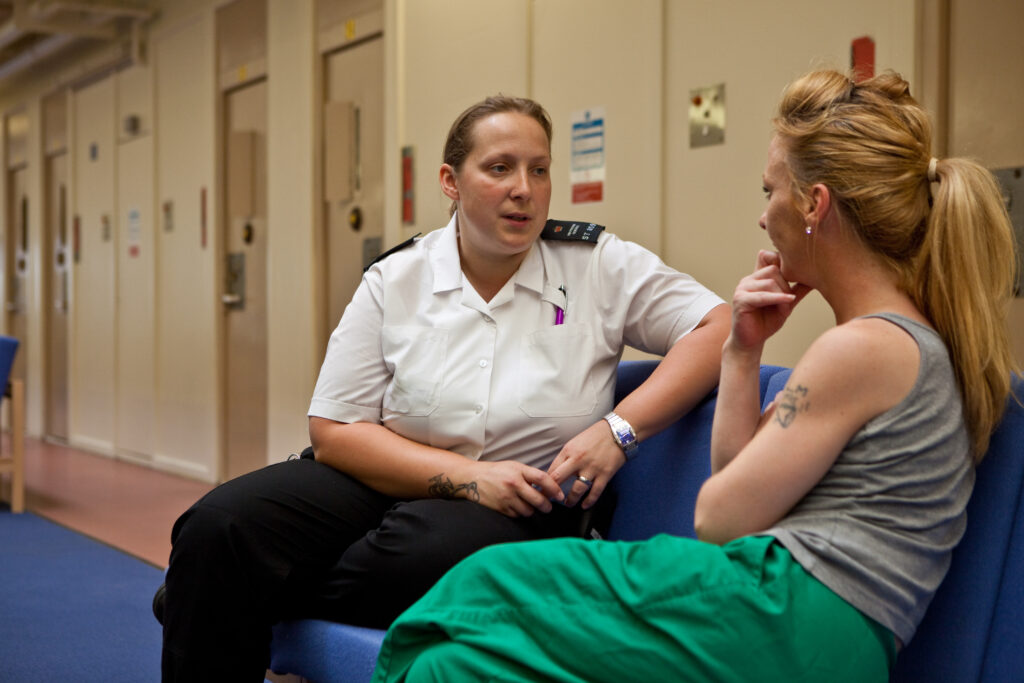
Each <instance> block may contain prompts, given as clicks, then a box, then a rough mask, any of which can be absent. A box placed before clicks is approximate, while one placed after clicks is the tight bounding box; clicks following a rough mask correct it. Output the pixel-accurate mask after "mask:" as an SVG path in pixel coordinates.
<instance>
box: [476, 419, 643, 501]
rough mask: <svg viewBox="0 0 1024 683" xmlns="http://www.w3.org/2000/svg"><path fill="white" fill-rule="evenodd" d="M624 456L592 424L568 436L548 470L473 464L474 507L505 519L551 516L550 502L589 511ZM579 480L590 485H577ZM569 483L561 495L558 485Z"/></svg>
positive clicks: (600, 426)
mask: <svg viewBox="0 0 1024 683" xmlns="http://www.w3.org/2000/svg"><path fill="white" fill-rule="evenodd" d="M625 462H626V456H625V455H623V453H622V450H621V449H620V448H619V447H618V446H617V445H616V444H615V442H614V441H613V440H612V437H611V433H610V431H609V429H608V425H607V423H605V422H604V420H601V421H600V422H596V423H594V424H593V425H591V426H590V427H588V428H587V429H585V430H583V431H582V432H580V433H579V434H578V435H576V436H575V437H573V438H572V439H571V440H570V441H569V442H568V443H567V444H566V445H565V446H564V447H563V448H562V450H561V451H560V452H559V454H558V456H557V457H556V458H555V459H554V461H553V462H552V463H551V465H550V466H549V467H548V469H547V471H546V472H545V471H544V470H541V469H538V468H536V467H530V466H529V465H524V464H522V463H519V462H515V461H511V460H506V461H501V462H477V463H475V465H476V471H475V472H474V473H473V480H474V481H475V483H476V487H475V492H476V494H477V496H478V497H477V498H476V500H477V502H479V503H480V504H481V505H485V506H487V507H489V508H491V509H493V510H496V511H498V512H500V513H502V514H504V515H508V516H509V517H529V516H530V515H532V514H533V513H534V512H536V511H537V510H539V511H541V512H550V511H551V506H552V504H553V503H552V501H556V502H557V503H562V504H564V505H567V506H569V507H571V506H573V505H576V504H577V503H579V502H580V501H581V500H582V501H583V503H582V507H583V508H584V509H587V508H590V507H593V506H594V504H595V503H597V501H598V499H599V498H600V497H601V494H602V492H604V489H605V487H606V486H607V485H608V482H609V481H610V480H611V478H612V476H613V475H614V474H615V473H616V472H617V471H618V470H619V468H620V467H622V465H624V464H625ZM580 475H582V476H584V477H586V478H587V479H588V480H590V481H591V482H592V483H591V484H589V485H588V484H586V483H584V482H583V481H580V480H579V479H578V478H577V477H578V476H580ZM569 480H572V482H573V483H572V485H571V487H569V488H567V489H566V490H567V493H565V494H563V492H562V491H563V489H562V488H561V485H562V484H563V483H564V482H567V481H569Z"/></svg>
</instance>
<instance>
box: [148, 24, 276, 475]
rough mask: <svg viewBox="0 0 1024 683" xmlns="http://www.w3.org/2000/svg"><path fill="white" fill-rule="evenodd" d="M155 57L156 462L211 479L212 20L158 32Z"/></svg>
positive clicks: (215, 426) (214, 409)
mask: <svg viewBox="0 0 1024 683" xmlns="http://www.w3.org/2000/svg"><path fill="white" fill-rule="evenodd" d="M153 55H154V62H153V68H154V73H155V84H156V122H157V124H156V167H157V193H156V199H157V206H158V207H159V209H158V216H157V228H156V231H157V297H158V300H159V301H160V306H159V309H158V313H157V323H156V324H157V353H156V358H157V362H156V366H157V377H158V386H159V394H158V397H157V410H158V414H159V418H158V423H157V454H156V460H157V462H158V463H160V465H161V466H162V467H167V468H169V469H175V470H180V471H182V472H185V473H187V474H190V475H192V476H196V477H200V478H203V479H206V480H209V481H212V480H214V479H215V478H216V475H217V460H218V454H219V450H220V436H219V434H220V433H219V420H218V408H219V402H218V386H219V381H218V367H217V339H216V330H217V316H218V315H219V312H220V309H219V308H217V307H215V303H216V302H217V299H216V296H217V288H216V283H215V271H216V269H215V263H214V255H215V253H216V250H215V249H214V239H215V236H216V233H217V231H216V229H215V225H216V223H215V220H214V217H215V216H217V207H216V193H215V192H214V188H215V183H214V174H215V160H216V146H215V136H214V129H215V125H214V124H215V121H216V112H215V100H214V93H215V88H214V66H213V21H212V16H211V15H210V14H205V13H204V14H201V15H199V16H197V17H196V18H194V19H192V20H190V21H188V22H187V23H185V24H183V25H181V26H180V27H178V28H176V29H175V30H173V31H169V32H167V33H162V34H160V35H159V36H157V37H156V38H155V39H154V45H153ZM204 190H205V196H206V199H205V210H204V206H203V200H202V196H203V192H204ZM165 205H167V206H169V207H170V209H169V213H170V216H169V217H170V225H168V222H167V221H166V220H165V216H164V206H165ZM204 215H205V227H204V225H203V220H204ZM254 419H262V416H256V417H255V418H254Z"/></svg>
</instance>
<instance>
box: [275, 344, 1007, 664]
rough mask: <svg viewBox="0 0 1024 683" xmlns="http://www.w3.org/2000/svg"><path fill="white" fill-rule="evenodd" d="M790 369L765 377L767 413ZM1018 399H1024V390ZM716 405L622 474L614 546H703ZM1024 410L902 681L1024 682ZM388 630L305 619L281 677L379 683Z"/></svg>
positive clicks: (294, 629) (634, 375)
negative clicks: (375, 681) (679, 539)
mask: <svg viewBox="0 0 1024 683" xmlns="http://www.w3.org/2000/svg"><path fill="white" fill-rule="evenodd" d="M655 365H656V361H632V362H623V363H622V364H621V365H620V366H619V377H618V386H617V389H616V393H617V394H618V395H619V396H622V395H625V394H627V393H629V392H630V391H632V390H633V389H634V388H636V387H637V386H638V385H639V384H640V383H641V382H642V381H643V380H644V379H645V378H646V377H647V376H648V375H649V374H650V372H651V370H653V368H654V367H655ZM788 376H789V370H788V369H786V368H780V367H775V366H763V367H762V368H761V399H762V405H763V404H764V403H766V402H767V401H768V400H770V399H771V398H772V397H774V396H775V394H776V392H778V390H779V389H781V388H782V387H783V385H784V384H785V381H786V378H787V377H788ZM1016 388H1017V391H1018V392H1019V393H1022V394H1024V386H1022V383H1019V382H1018V383H1017V384H1016ZM714 408H715V394H714V393H712V394H711V395H710V396H708V397H707V399H705V400H704V401H703V402H702V403H701V404H700V405H699V406H697V408H695V409H694V410H693V411H692V412H691V413H690V414H689V415H687V416H686V417H684V418H682V419H680V420H679V421H678V422H676V423H675V424H673V425H671V426H670V427H669V428H668V429H666V430H665V431H663V432H662V433H660V434H658V435H657V436H655V437H652V438H650V439H648V440H647V441H645V442H644V444H643V450H642V455H641V457H638V458H636V459H635V460H633V461H632V462H630V463H629V464H628V465H626V466H625V467H623V468H622V470H621V471H620V472H619V473H618V474H617V475H616V477H615V479H614V480H613V481H612V487H613V489H614V490H615V493H616V495H617V498H618V505H617V507H616V509H615V514H614V516H613V518H612V522H611V526H610V528H609V533H608V536H609V538H610V539H612V540H638V539H644V538H649V537H650V536H653V535H654V534H657V533H663V532H664V533H671V534H677V535H681V536H693V504H694V500H695V499H696V496H697V491H698V490H699V489H700V486H701V484H702V483H703V481H704V480H705V479H706V478H707V477H708V475H709V472H710V470H709V463H708V450H709V446H710V443H711V418H712V415H713V414H714ZM1022 484H1024V408H1022V407H1021V406H1020V405H1017V404H1016V403H1014V402H1013V401H1011V402H1010V405H1009V408H1008V410H1007V414H1006V417H1005V418H1004V419H1003V423H1002V424H1001V425H1000V427H999V429H998V430H997V431H996V433H995V435H994V436H993V439H992V444H991V446H990V448H989V453H988V455H987V456H986V458H985V461H984V462H983V463H982V465H981V467H980V468H979V469H978V480H977V485H976V488H975V493H974V496H973V497H972V499H971V503H970V506H969V508H968V517H969V519H968V528H967V534H966V536H965V537H964V540H963V541H962V543H961V544H960V546H959V548H957V550H956V553H955V554H954V557H953V565H952V567H951V569H950V572H949V575H948V576H947V578H946V580H945V582H944V583H943V585H942V587H941V588H940V589H939V592H938V594H937V595H936V596H935V600H934V602H933V603H932V606H931V608H930V609H929V610H928V614H927V615H926V617H925V620H924V622H923V623H922V624H921V627H920V629H919V631H918V633H917V636H916V637H915V638H914V640H913V641H912V642H911V643H910V644H909V645H908V646H907V647H906V648H905V650H904V651H903V652H902V653H901V654H900V656H899V659H898V661H897V665H896V669H895V671H894V672H893V677H892V680H894V681H908V682H909V681H914V682H918V681H958V682H966V681H992V682H996V681H998V682H1000V683H1002V682H1004V681H1017V680H1024V495H1022V490H1024V486H1022ZM383 637H384V632H383V631H378V630H374V629H366V628H359V627H355V626H347V625H344V624H334V623H330V622H326V621H317V620H312V619H309V620H300V621H291V622H285V623H281V624H278V625H277V626H276V627H275V628H274V637H273V642H272V645H271V650H272V653H271V669H272V670H274V671H276V672H278V673H292V674H297V675H299V676H301V677H303V678H305V679H308V680H310V681H314V682H316V683H343V682H344V683H352V682H356V681H368V680H369V679H370V676H371V674H372V672H373V667H374V663H375V662H376V658H377V651H378V649H379V648H380V643H381V640H382V639H383Z"/></svg>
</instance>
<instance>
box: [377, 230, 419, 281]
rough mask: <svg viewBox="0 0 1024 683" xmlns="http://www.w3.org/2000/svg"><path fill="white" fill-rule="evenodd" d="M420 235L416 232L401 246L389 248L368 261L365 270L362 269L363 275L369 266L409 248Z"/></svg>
mask: <svg viewBox="0 0 1024 683" xmlns="http://www.w3.org/2000/svg"><path fill="white" fill-rule="evenodd" d="M422 234H423V233H422V232H418V233H416V234H415V235H413V236H412V237H410V238H409V239H407V240H406V241H404V242H402V243H401V244H397V245H395V246H393V247H391V248H390V249H388V250H387V251H385V252H384V253H383V254H381V255H380V256H378V257H377V258H375V259H373V260H372V261H370V262H369V263H368V264H367V265H366V267H365V268H363V272H364V273H365V272H366V271H368V270H369V269H370V266H372V265H373V264H374V263H377V261H383V260H384V259H386V258H387V257H388V256H391V255H392V254H394V253H395V252H396V251H402V250H403V249H405V248H406V247H408V246H409V245H410V244H412V243H413V242H415V241H416V238H417V237H419V236H420V235H422Z"/></svg>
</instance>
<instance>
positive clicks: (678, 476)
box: [608, 360, 788, 541]
mask: <svg viewBox="0 0 1024 683" xmlns="http://www.w3.org/2000/svg"><path fill="white" fill-rule="evenodd" d="M657 365H658V362H657V361H654V360H647V361H624V362H622V363H620V364H619V374H618V380H617V382H616V386H615V402H616V403H618V402H619V401H620V400H621V399H622V397H624V396H626V395H627V394H629V393H630V392H631V391H633V390H634V389H636V388H637V387H638V386H640V384H642V383H643V381H644V380H646V379H647V377H648V376H649V375H650V374H651V372H652V371H653V370H654V368H655V367H657ZM780 372H785V373H786V374H788V370H786V368H781V367H777V366H771V365H765V366H762V368H761V398H762V402H763V399H764V396H765V391H767V389H768V384H769V382H770V381H771V379H772V377H774V376H775V375H777V374H779V373H780ZM716 397H717V392H712V393H711V394H710V395H708V396H707V397H706V398H705V399H704V400H703V401H701V402H700V404H698V405H697V406H696V407H694V409H693V410H691V411H690V412H689V413H688V414H687V415H685V416H684V417H682V418H681V419H679V420H677V421H676V422H674V423H673V424H671V425H669V427H667V428H666V429H664V430H663V431H662V432H660V433H659V434H656V435H655V436H652V437H651V438H649V439H647V440H645V441H644V443H643V445H642V446H641V450H640V455H639V456H638V457H636V458H634V459H633V460H631V461H630V462H629V463H628V464H626V465H625V466H623V468H622V469H621V470H619V472H618V473H617V474H616V475H615V478H613V479H612V481H611V485H610V490H611V491H612V492H613V493H614V495H615V496H616V499H617V504H616V507H615V513H614V514H613V516H612V520H611V524H610V526H609V528H608V538H609V539H612V540H622V541H635V540H641V539H645V538H650V537H651V536H653V535H655V534H658V533H668V534H674V535H677V536H688V537H690V538H692V537H693V536H694V531H693V504H694V501H696V500H697V492H698V491H699V490H700V487H701V484H703V483H704V481H705V480H706V479H707V478H708V477H709V476H710V474H711V459H710V454H711V419H712V417H713V416H714V414H715V399H716Z"/></svg>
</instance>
